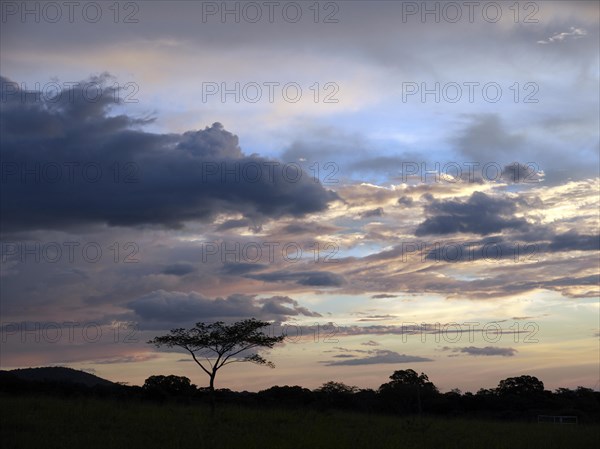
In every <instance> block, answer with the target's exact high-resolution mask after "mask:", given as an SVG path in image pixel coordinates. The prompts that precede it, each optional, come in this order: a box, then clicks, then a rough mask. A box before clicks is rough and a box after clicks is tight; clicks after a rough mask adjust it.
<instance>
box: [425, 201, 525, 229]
mask: <svg viewBox="0 0 600 449" xmlns="http://www.w3.org/2000/svg"><path fill="white" fill-rule="evenodd" d="M425 211H426V213H427V214H428V215H429V217H428V218H427V219H426V220H425V221H424V222H422V223H421V224H420V225H419V226H418V227H417V229H416V232H415V235H417V236H423V235H431V234H438V235H439V234H454V233H474V234H480V235H486V234H492V233H498V232H501V231H503V230H505V229H519V230H526V229H527V228H528V226H529V224H528V223H527V221H526V220H525V219H523V218H515V217H513V214H514V213H515V212H516V211H517V207H516V204H515V200H511V199H509V198H496V197H493V196H489V195H487V194H485V193H483V192H474V193H473V194H472V195H471V197H470V198H469V199H468V200H467V201H458V200H447V201H443V200H442V201H438V200H433V201H432V202H431V204H429V205H427V206H425Z"/></svg>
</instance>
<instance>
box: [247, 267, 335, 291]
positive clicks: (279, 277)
mask: <svg viewBox="0 0 600 449" xmlns="http://www.w3.org/2000/svg"><path fill="white" fill-rule="evenodd" d="M246 277H248V278H250V279H256V280H259V281H266V282H290V281H291V282H296V283H297V284H299V285H307V286H317V287H339V286H341V285H343V284H344V283H345V282H346V281H345V279H344V277H343V276H341V275H339V274H336V273H331V272H329V271H299V272H291V271H274V272H271V273H264V274H251V275H248V276H246Z"/></svg>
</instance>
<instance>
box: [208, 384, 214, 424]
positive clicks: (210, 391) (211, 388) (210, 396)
mask: <svg viewBox="0 0 600 449" xmlns="http://www.w3.org/2000/svg"><path fill="white" fill-rule="evenodd" d="M208 388H209V399H210V414H211V416H212V415H214V414H215V373H213V374H212V376H210V384H209V385H208Z"/></svg>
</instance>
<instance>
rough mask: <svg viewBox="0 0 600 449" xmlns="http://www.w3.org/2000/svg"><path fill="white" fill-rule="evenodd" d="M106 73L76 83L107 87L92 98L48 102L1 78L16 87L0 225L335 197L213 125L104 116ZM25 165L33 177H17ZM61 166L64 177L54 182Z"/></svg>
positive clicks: (108, 101)
mask: <svg viewBox="0 0 600 449" xmlns="http://www.w3.org/2000/svg"><path fill="white" fill-rule="evenodd" d="M110 81H111V79H110V77H109V76H108V75H102V76H101V77H97V78H93V79H92V80H89V81H86V82H84V83H82V84H83V85H85V86H88V85H89V83H90V82H94V83H96V84H97V85H100V86H103V87H104V88H103V90H102V95H101V96H100V97H99V98H98V99H97V100H96V101H89V100H87V99H86V97H85V96H84V94H83V90H82V88H81V87H76V86H75V87H72V88H71V89H70V90H66V91H65V92H62V94H61V97H60V98H59V99H58V101H55V102H53V101H52V100H49V99H46V98H45V97H44V96H42V97H41V99H36V98H35V97H34V96H33V95H29V96H27V97H25V99H23V98H21V96H20V91H19V90H18V87H15V84H14V83H12V82H10V81H9V80H7V79H6V78H0V84H1V86H0V87H1V89H2V91H3V92H4V89H5V86H9V85H10V86H13V87H14V88H15V89H17V92H16V93H15V94H12V95H7V98H6V101H2V103H1V105H0V107H1V112H2V114H1V116H0V128H1V129H2V135H3V136H2V137H3V140H2V147H1V156H2V161H3V164H4V167H3V170H4V173H3V174H4V175H5V176H4V179H3V180H2V192H1V197H0V199H1V200H2V228H3V232H9V231H16V230H21V229H48V228H58V229H64V228H65V227H70V226H82V225H86V226H89V225H91V224H98V225H101V224H108V225H110V226H137V225H144V224H151V225H160V226H164V227H170V228H180V227H182V226H183V223H184V222H185V221H193V220H201V221H209V220H211V219H212V218H213V217H214V216H216V215H217V214H219V213H237V214H242V215H243V216H244V217H245V218H247V219H251V220H256V221H258V222H260V221H262V220H265V219H271V218H279V217H282V216H292V217H301V216H303V215H305V214H307V213H311V212H317V211H322V210H325V209H326V208H327V207H328V203H329V202H331V201H333V200H335V199H337V198H338V197H337V195H336V194H335V193H334V192H332V191H330V190H326V189H324V188H323V187H322V186H321V185H320V184H318V183H315V182H314V180H312V179H310V177H309V176H308V175H307V174H306V173H304V175H302V174H298V179H296V180H293V179H291V178H292V177H291V175H289V177H288V178H285V176H287V175H285V174H284V173H283V171H282V170H277V165H273V164H278V162H277V161H273V160H268V159H265V158H261V157H259V156H256V155H250V156H248V155H245V154H244V153H243V152H242V150H241V149H240V147H239V145H238V138H237V137H236V136H235V135H233V134H231V133H230V132H228V131H226V130H225V129H224V128H223V126H222V125H221V124H219V123H215V124H213V125H212V126H210V127H207V128H205V129H204V130H200V131H188V132H185V133H183V134H153V133H150V132H144V131H142V130H140V129H139V128H140V126H143V125H145V124H147V123H150V122H151V120H148V119H136V118H132V117H129V116H127V115H122V114H121V115H110V114H111V111H112V107H113V106H116V105H117V104H118V101H115V98H114V95H115V92H116V91H115V90H114V89H113V90H111V89H110V87H107V85H108V84H109V82H110ZM86 95H88V96H89V94H86ZM73 163H75V164H78V165H75V168H73V165H72V164H73ZM35 164H38V167H40V168H37V169H36V165H35ZM115 164H116V165H115ZM84 166H85V167H88V169H86V170H87V171H86V172H83V171H82V170H83V169H82V168H81V167H84ZM115 166H117V167H119V168H120V172H119V175H118V177H117V174H116V169H115ZM48 167H50V168H51V170H50V171H47V169H48ZM52 167H54V168H52ZM56 167H58V170H57V169H56ZM69 167H70V168H69ZM78 167H79V168H78ZM89 167H92V169H89ZM257 167H258V168H257ZM279 167H281V164H279ZM23 168H24V169H25V170H34V171H35V172H37V173H38V175H36V176H37V178H34V177H33V175H22V173H24V170H23ZM9 169H10V170H9ZM7 170H8V171H7ZM69 170H72V171H71V172H69ZM227 170H230V171H232V172H233V174H231V173H230V174H227V173H228V172H227ZM9 171H16V173H9ZM57 171H58V173H59V174H60V176H61V177H60V178H58V175H56V179H57V180H54V181H53V179H55V178H53V177H52V176H53V175H54V174H55V173H56V172H57ZM48 173H51V174H48ZM69 173H74V174H69ZM20 175H21V176H20ZM23 176H26V177H23ZM27 176H28V177H27ZM84 176H86V177H87V178H86V177H84ZM90 179H92V180H95V181H94V182H91V181H89V180H90ZM24 205H27V206H24ZM238 224H240V223H238ZM229 225H231V223H230V224H229ZM227 226H228V225H227V224H226V225H225V227H227Z"/></svg>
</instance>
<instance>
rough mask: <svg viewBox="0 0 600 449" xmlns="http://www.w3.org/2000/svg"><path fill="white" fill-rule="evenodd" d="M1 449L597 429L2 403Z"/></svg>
mask: <svg viewBox="0 0 600 449" xmlns="http://www.w3.org/2000/svg"><path fill="white" fill-rule="evenodd" d="M1 402H2V407H1V410H2V412H1V415H0V430H1V434H2V441H3V442H2V447H5V448H25V449H26V448H36V449H37V448H39V447H44V448H61V449H62V448H67V447H85V448H86V449H93V448H103V449H104V448H107V447H109V448H125V449H135V448H143V449H151V448H157V449H168V448H181V449H183V448H196V449H199V448H242V447H243V448H247V449H252V448H256V449H259V448H260V449H265V448H270V447H273V448H327V449H332V448H345V449H347V448H369V449H371V448H382V449H383V448H402V449H413V448H414V449H421V448H422V449H428V448H436V449H438V448H444V449H451V448H457V449H458V448H460V449H469V448H473V449H475V448H477V449H480V448H486V449H519V448H527V449H531V448H544V449H552V448H557V449H558V448H560V449H562V448H592V447H597V446H596V445H597V444H598V442H599V441H600V426H598V425H595V426H591V425H562V426H561V425H552V424H532V423H514V422H492V421H479V420H467V419H450V418H439V417H436V418H429V417H424V418H422V419H418V418H407V417H397V416H384V415H374V414H360V413H349V412H337V411H335V412H319V411H315V410H308V409H307V410H302V409H299V410H284V409H279V410H267V409H254V408H244V407H236V406H231V405H224V406H221V407H219V408H218V409H217V412H216V413H215V416H214V417H211V416H210V413H209V411H208V409H206V408H203V407H198V406H184V405H177V404H169V405H162V406H161V405H156V404H144V403H140V402H135V401H133V402H126V401H117V400H112V399H96V398H73V399H71V398H68V399H64V398H56V397H50V396H24V397H23V396H21V397H12V396H2V397H1Z"/></svg>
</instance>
